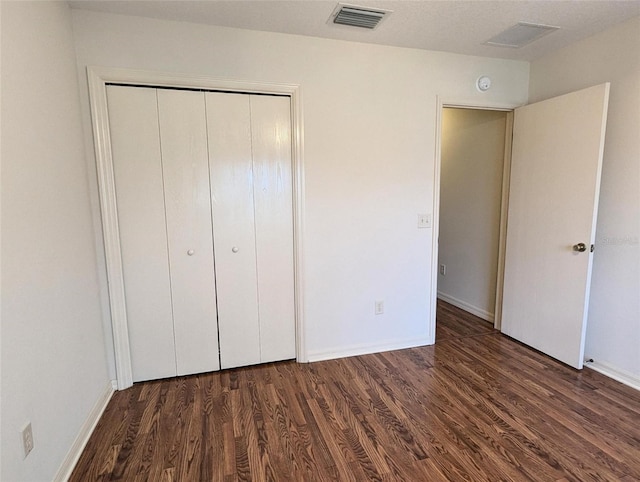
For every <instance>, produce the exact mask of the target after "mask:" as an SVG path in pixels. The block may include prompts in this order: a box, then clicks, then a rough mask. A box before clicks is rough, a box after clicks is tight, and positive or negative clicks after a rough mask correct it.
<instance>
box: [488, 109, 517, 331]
mask: <svg viewBox="0 0 640 482" xmlns="http://www.w3.org/2000/svg"><path fill="white" fill-rule="evenodd" d="M513 112H514V111H509V112H507V119H506V126H505V136H504V158H503V161H502V195H501V198H500V232H499V234H498V266H497V273H496V275H497V276H496V300H495V306H494V308H493V311H494V313H495V316H494V321H493V327H494V328H495V329H496V330H502V295H503V293H504V260H505V253H506V252H507V213H508V211H509V186H510V184H511V146H512V144H513Z"/></svg>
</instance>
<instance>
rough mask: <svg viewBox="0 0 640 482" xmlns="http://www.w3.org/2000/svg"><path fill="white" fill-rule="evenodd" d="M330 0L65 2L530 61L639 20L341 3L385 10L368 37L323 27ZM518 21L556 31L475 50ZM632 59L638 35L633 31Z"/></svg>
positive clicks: (558, 2) (502, 5)
mask: <svg viewBox="0 0 640 482" xmlns="http://www.w3.org/2000/svg"><path fill="white" fill-rule="evenodd" d="M337 3H338V2H337V1H325V0H298V1H274V0H260V1H241V0H236V1H218V0H208V1H193V0H174V1H163V0H143V1H128V0H117V1H103V0H78V1H70V2H69V4H70V5H71V7H72V8H80V9H86V10H93V11H100V12H109V13H116V14H124V15H134V16H142V17H152V18H159V19H167V20H177V21H184V22H195V23H204V24H210V25H219V26H225V27H235V28H244V29H252V30H264V31H269V32H281V33H289V34H297V35H308V36H313V37H323V38H331V39H340V40H350V41H355V42H366V43H375V44H383V45H393V46H399V47H412V48H419V49H426V50H440V51H445V52H455V53H460V54H469V55H479V56H484V57H499V58H505V59H517V60H533V59H535V58H537V57H540V56H542V55H544V54H546V53H548V52H550V51H553V50H556V49H559V48H562V47H564V46H565V45H568V44H570V43H572V42H575V41H577V40H580V39H582V38H585V37H588V36H590V35H593V34H595V33H597V32H600V31H602V30H605V29H607V28H609V27H611V26H613V25H615V24H617V23H620V22H623V21H625V20H627V19H630V18H632V17H635V16H638V15H640V0H625V1H607V0H597V1H591V0H569V1H567V0H554V1H546V0H534V1H531V0H519V1H508V0H501V1H494V0H474V1H457V0H452V1H432V0H422V1H401V0H396V1H377V0H355V1H353V2H345V3H350V4H355V5H361V6H366V7H374V8H382V9H386V10H392V11H393V13H392V14H391V16H390V17H389V18H388V19H386V20H385V21H384V22H383V23H382V24H381V25H380V27H379V28H378V29H376V30H374V31H368V30H363V29H357V28H353V27H344V26H338V25H333V24H331V23H327V20H328V18H329V16H330V15H331V13H332V12H333V10H334V8H335V7H336V5H337ZM518 22H530V23H542V24H546V25H555V26H558V27H560V30H558V31H556V32H554V33H552V34H550V35H548V36H546V37H543V38H542V39H540V40H537V41H535V42H533V43H531V44H529V45H527V46H525V47H522V48H520V49H508V48H500V47H492V46H488V45H483V42H485V41H486V40H488V39H489V38H491V37H493V36H494V35H496V34H498V33H500V32H501V31H503V30H505V29H507V28H509V27H511V26H513V25H515V24H516V23H518ZM638 48H639V55H640V32H638Z"/></svg>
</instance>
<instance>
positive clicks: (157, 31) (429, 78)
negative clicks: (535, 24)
mask: <svg viewBox="0 0 640 482" xmlns="http://www.w3.org/2000/svg"><path fill="white" fill-rule="evenodd" d="M73 19H74V34H75V39H76V51H77V56H78V68H79V76H80V79H81V82H82V84H81V95H82V97H83V100H82V101H83V107H84V116H85V128H86V135H87V136H89V137H88V138H90V136H91V132H90V124H89V111H88V103H87V102H88V101H87V97H88V96H87V90H86V80H85V79H86V73H85V68H86V66H87V65H99V66H112V67H122V68H135V69H143V70H157V71H167V72H181V73H195V74H204V75H209V76H212V77H218V78H226V79H235V80H253V81H266V82H282V83H297V84H300V85H301V86H302V96H303V98H302V102H303V108H304V130H305V139H304V163H305V170H306V183H305V199H304V201H305V213H304V214H305V233H304V257H305V265H304V272H305V279H304V290H305V292H304V295H305V306H304V313H305V326H306V334H307V336H306V344H307V349H308V352H309V356H310V358H311V359H319V358H324V357H333V356H340V355H346V354H352V353H356V352H368V351H375V350H379V349H385V348H391V347H400V346H410V345H416V344H421V343H422V344H424V343H427V342H428V341H429V339H428V327H429V314H430V309H429V308H430V307H429V293H430V263H431V230H430V229H421V230H418V229H417V214H418V213H423V212H431V211H432V209H433V206H432V201H433V188H434V183H433V171H434V150H435V145H434V141H435V129H436V96H437V95H438V94H440V95H443V96H445V97H446V98H447V99H456V100H459V101H469V102H489V103H491V102H493V103H501V104H505V103H506V104H514V105H515V104H522V103H524V102H525V101H526V98H527V93H528V90H527V89H528V64H527V63H525V62H513V61H504V60H496V59H484V58H476V57H468V56H460V55H452V54H446V53H438V52H426V51H419V50H411V49H401V48H394V47H383V46H376V45H366V44H358V43H349V42H341V41H333V40H323V39H317V38H310V37H299V36H292V35H283V34H274V33H267V32H256V31H247V30H237V29H228V28H220V27H212V26H205V25H196V24H188V23H182V22H170V21H161V20H154V19H144V18H135V17H127V16H117V15H108V14H100V13H93V12H86V11H81V10H75V11H74V12H73ZM481 74H487V75H490V76H491V77H492V78H493V80H494V87H493V88H492V89H491V91H489V92H488V93H486V94H480V93H479V92H477V91H476V89H475V84H474V83H475V79H476V78H477V77H478V76H479V75H481ZM91 169H94V167H93V165H92V164H91ZM92 188H93V191H94V194H93V200H94V210H97V209H98V203H97V196H96V194H95V191H96V189H97V188H96V186H95V185H94V186H92ZM103 276H104V275H103ZM103 295H104V278H103ZM375 300H384V302H385V313H384V315H378V316H374V301H375Z"/></svg>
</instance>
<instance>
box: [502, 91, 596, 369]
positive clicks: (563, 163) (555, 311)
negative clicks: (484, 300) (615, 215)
mask: <svg viewBox="0 0 640 482" xmlns="http://www.w3.org/2000/svg"><path fill="white" fill-rule="evenodd" d="M608 101H609V84H608V83H606V84H602V85H597V86H595V87H591V88H588V89H584V90H580V91H578V92H572V93H570V94H566V95H562V96H560V97H555V98H553V99H549V100H545V101H542V102H537V103H535V104H531V105H527V106H524V107H521V108H518V109H516V110H515V114H514V124H513V148H512V160H511V185H510V190H509V212H508V221H507V243H506V253H505V274H504V292H503V311H502V332H503V333H505V334H506V335H509V336H511V337H513V338H515V339H516V340H519V341H521V342H523V343H525V344H527V345H529V346H531V347H533V348H536V349H538V350H540V351H542V352H543V353H546V354H547V355H549V356H551V357H553V358H556V359H558V360H560V361H562V362H564V363H566V364H568V365H571V366H572V367H574V368H578V369H580V368H582V363H583V356H584V339H585V332H586V322H587V308H588V305H589V288H590V282H591V265H592V258H593V255H592V253H591V249H590V248H591V246H592V245H593V243H594V242H595V226H596V224H595V223H596V215H597V210H598V194H599V190H600V173H601V170H602V153H603V148H604V133H605V125H606V119H607V105H608Z"/></svg>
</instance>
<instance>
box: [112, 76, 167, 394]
mask: <svg viewBox="0 0 640 482" xmlns="http://www.w3.org/2000/svg"><path fill="white" fill-rule="evenodd" d="M107 102H108V109H109V129H110V131H111V151H112V158H113V168H114V177H115V185H116V202H117V206H118V225H119V229H120V247H121V253H122V264H123V271H124V286H125V297H126V304H127V322H128V328H129V341H130V344H131V365H132V370H133V381H141V380H151V379H155V378H165V377H171V376H175V375H176V359H175V354H174V345H173V317H172V312H171V288H170V285H169V258H168V251H167V236H166V229H165V213H164V194H163V185H162V165H161V161H160V137H159V135H158V112H157V103H156V91H155V89H146V88H136V87H121V86H108V87H107Z"/></svg>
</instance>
